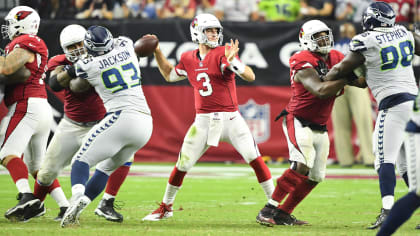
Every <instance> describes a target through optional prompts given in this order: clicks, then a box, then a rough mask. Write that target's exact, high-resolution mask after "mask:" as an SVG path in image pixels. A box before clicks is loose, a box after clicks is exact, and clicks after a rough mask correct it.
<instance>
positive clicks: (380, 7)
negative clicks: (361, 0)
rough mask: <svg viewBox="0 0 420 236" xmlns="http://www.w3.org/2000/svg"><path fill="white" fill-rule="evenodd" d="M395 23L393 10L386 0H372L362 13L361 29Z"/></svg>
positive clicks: (391, 25)
mask: <svg viewBox="0 0 420 236" xmlns="http://www.w3.org/2000/svg"><path fill="white" fill-rule="evenodd" d="M394 24H395V12H394V10H393V9H392V7H391V6H390V5H389V4H388V3H386V2H373V3H371V4H370V5H369V7H368V8H366V10H365V12H364V13H363V19H362V27H363V31H367V30H373V29H374V28H382V27H393V26H394Z"/></svg>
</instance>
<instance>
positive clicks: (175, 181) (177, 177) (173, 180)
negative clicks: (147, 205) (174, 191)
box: [168, 166, 187, 187]
mask: <svg viewBox="0 0 420 236" xmlns="http://www.w3.org/2000/svg"><path fill="white" fill-rule="evenodd" d="M186 174H187V172H184V171H180V170H178V169H177V168H176V166H175V167H174V169H173V170H172V172H171V175H170V176H169V180H168V183H169V184H171V185H173V186H177V187H180V186H181V185H182V181H183V180H184V177H185V175H186Z"/></svg>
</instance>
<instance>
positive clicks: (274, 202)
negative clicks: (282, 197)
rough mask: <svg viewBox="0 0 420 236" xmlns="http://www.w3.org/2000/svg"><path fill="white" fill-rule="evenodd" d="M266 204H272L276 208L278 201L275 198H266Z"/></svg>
mask: <svg viewBox="0 0 420 236" xmlns="http://www.w3.org/2000/svg"><path fill="white" fill-rule="evenodd" d="M267 203H268V204H270V205H273V206H275V207H276V208H277V207H278V206H279V204H280V203H279V202H278V201H276V200H273V199H271V198H270V199H268V202H267Z"/></svg>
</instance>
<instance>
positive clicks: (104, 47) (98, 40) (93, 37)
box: [84, 25, 114, 57]
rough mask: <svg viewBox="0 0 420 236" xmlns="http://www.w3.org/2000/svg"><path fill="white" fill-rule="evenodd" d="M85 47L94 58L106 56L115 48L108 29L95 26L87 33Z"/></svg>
mask: <svg viewBox="0 0 420 236" xmlns="http://www.w3.org/2000/svg"><path fill="white" fill-rule="evenodd" d="M84 46H85V48H86V49H87V52H88V53H89V54H91V55H92V56H95V57H96V56H100V55H104V54H106V53H108V52H109V51H111V50H112V49H113V48H114V38H113V37H112V34H111V32H110V31H109V30H108V29H107V28H105V27H102V26H99V25H93V26H91V27H89V28H88V29H87V31H86V34H85V40H84Z"/></svg>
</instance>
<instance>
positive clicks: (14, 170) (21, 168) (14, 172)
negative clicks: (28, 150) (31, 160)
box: [6, 158, 32, 193]
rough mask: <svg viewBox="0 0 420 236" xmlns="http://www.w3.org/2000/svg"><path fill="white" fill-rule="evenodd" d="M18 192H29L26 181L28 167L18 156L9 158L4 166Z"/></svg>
mask: <svg viewBox="0 0 420 236" xmlns="http://www.w3.org/2000/svg"><path fill="white" fill-rule="evenodd" d="M6 168H7V170H8V171H9V173H10V176H11V177H12V179H13V181H14V182H15V184H16V187H17V189H18V191H19V192H20V193H31V192H32V191H31V188H30V187H29V182H28V168H27V167H26V165H25V163H24V162H23V161H22V159H20V158H13V159H11V160H10V161H9V162H8V163H7V166H6Z"/></svg>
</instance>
